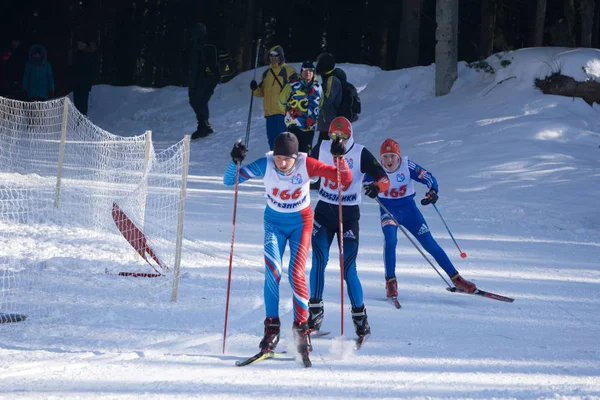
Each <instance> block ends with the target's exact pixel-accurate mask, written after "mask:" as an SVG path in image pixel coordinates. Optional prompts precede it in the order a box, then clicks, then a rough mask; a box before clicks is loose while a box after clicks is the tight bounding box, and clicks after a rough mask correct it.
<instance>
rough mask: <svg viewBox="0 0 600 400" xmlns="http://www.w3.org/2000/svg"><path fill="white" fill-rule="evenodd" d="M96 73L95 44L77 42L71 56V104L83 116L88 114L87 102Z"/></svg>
mask: <svg viewBox="0 0 600 400" xmlns="http://www.w3.org/2000/svg"><path fill="white" fill-rule="evenodd" d="M95 71H96V43H94V42H84V41H79V42H77V51H76V52H75V55H74V56H73V103H75V107H77V109H78V110H79V112H80V113H82V114H83V115H87V113H88V100H89V96H90V91H91V90H92V84H93V83H94V77H95Z"/></svg>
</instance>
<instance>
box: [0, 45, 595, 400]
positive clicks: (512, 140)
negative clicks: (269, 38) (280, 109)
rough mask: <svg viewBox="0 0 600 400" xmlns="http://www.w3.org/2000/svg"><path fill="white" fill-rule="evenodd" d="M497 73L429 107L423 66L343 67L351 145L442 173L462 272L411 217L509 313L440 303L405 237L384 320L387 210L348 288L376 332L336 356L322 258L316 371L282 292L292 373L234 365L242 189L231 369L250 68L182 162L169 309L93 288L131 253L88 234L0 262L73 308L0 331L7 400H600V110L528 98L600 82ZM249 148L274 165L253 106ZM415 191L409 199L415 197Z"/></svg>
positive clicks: (475, 75)
mask: <svg viewBox="0 0 600 400" xmlns="http://www.w3.org/2000/svg"><path fill="white" fill-rule="evenodd" d="M488 62H489V65H491V66H492V67H493V68H494V70H495V73H494V74H490V73H485V72H481V71H476V70H475V69H472V68H468V67H467V66H466V65H465V64H464V63H461V64H460V65H459V79H458V80H457V82H456V83H455V85H454V88H453V91H452V92H451V93H450V94H449V95H447V96H444V97H439V98H435V97H434V72H435V71H434V66H429V67H417V68H411V69H404V70H398V71H381V70H380V69H379V68H376V67H369V66H364V65H352V64H342V65H340V66H341V67H342V68H343V69H344V70H345V71H346V72H347V74H348V76H349V80H350V81H351V82H352V83H354V84H355V85H356V86H357V87H358V88H360V90H361V93H360V94H361V99H362V104H363V112H362V114H361V116H360V119H359V120H358V121H357V122H356V123H355V124H354V132H355V138H356V140H357V141H358V142H359V143H362V144H365V145H366V146H367V147H368V148H369V149H370V150H371V151H372V152H373V153H374V154H375V155H378V152H379V146H380V144H381V142H382V141H383V140H384V139H385V138H387V137H392V138H394V139H395V140H397V141H398V142H399V143H400V146H401V149H402V153H403V154H406V155H408V156H410V158H411V159H412V160H414V161H415V162H417V163H419V164H421V165H422V166H424V167H426V168H427V169H428V170H430V171H431V172H432V173H433V174H434V175H435V176H436V178H437V180H438V182H439V185H440V193H439V195H440V200H439V202H438V203H437V206H438V209H439V210H440V212H441V213H442V215H443V216H444V218H445V220H446V222H447V223H448V225H449V227H450V229H451V230H452V233H453V235H454V237H455V238H456V240H457V241H458V243H459V245H460V247H461V249H462V250H463V251H465V252H466V253H467V254H468V257H467V258H466V259H461V258H460V256H459V252H458V250H457V249H456V247H455V246H454V244H453V242H452V240H451V238H450V235H449V234H448V232H447V231H446V229H445V227H444V225H443V223H442V221H441V219H440V218H439V216H438V215H437V214H436V213H435V210H434V209H433V208H432V207H430V206H428V207H421V206H419V207H420V208H421V210H422V212H423V214H424V216H425V218H426V219H427V221H428V223H429V225H430V228H431V230H432V232H433V234H434V237H436V238H437V239H438V241H439V243H440V244H441V245H442V247H444V248H445V249H446V251H447V253H448V254H449V256H450V259H451V260H452V261H453V262H454V264H455V266H456V268H457V269H458V270H459V271H460V272H461V273H462V274H463V276H464V277H465V278H467V279H469V280H472V281H474V282H475V283H476V284H477V285H478V286H479V287H480V288H481V289H483V290H488V291H492V292H496V293H499V294H503V295H506V296H510V297H514V298H515V299H516V300H515V302H514V303H512V304H509V303H502V302H498V301H494V300H490V299H484V298H481V297H477V296H467V295H461V294H452V293H449V292H447V291H446V290H444V287H445V284H444V282H443V281H442V280H441V279H440V277H439V276H437V274H436V273H435V272H434V271H433V270H432V269H431V267H430V266H429V265H428V264H427V263H426V262H425V260H424V259H423V258H422V256H421V255H420V254H419V253H418V252H417V250H416V249H415V248H414V247H413V246H412V245H411V244H410V242H409V241H408V240H406V239H405V238H403V237H402V236H401V235H400V236H399V245H398V268H397V276H398V280H399V292H400V296H399V299H400V301H401V303H402V309H400V310H396V309H395V308H393V307H392V305H391V304H390V303H389V302H387V301H386V300H385V291H384V269H383V260H382V258H383V257H382V249H383V236H382V233H381V229H380V227H379V221H378V210H377V206H376V204H375V203H374V202H373V201H372V200H370V199H366V200H364V204H363V205H362V206H361V212H362V218H361V243H360V252H359V255H358V270H359V275H360V277H361V280H362V283H363V287H364V292H365V304H366V307H367V310H368V314H369V322H370V325H371V329H372V335H371V337H370V339H369V341H368V342H367V344H365V346H364V347H363V348H362V349H361V350H360V352H359V353H355V352H353V351H352V341H351V340H350V339H351V338H352V337H353V336H354V330H353V327H352V322H351V319H350V313H349V310H345V318H344V321H345V327H344V331H345V338H344V340H340V337H339V332H340V298H339V296H340V295H339V269H338V268H339V267H338V265H337V262H336V261H337V251H336V250H335V246H334V247H333V248H332V254H331V260H330V263H329V268H328V270H327V274H326V278H327V281H326V290H325V298H324V300H325V322H324V326H323V328H324V329H325V330H329V331H331V332H332V334H331V335H330V336H327V337H324V338H321V339H315V340H313V346H314V351H313V353H312V360H313V368H312V369H305V368H302V366H301V365H300V364H299V363H298V362H296V361H294V360H293V359H292V357H293V351H294V349H293V346H292V345H291V324H292V318H293V317H292V302H291V290H290V288H289V285H288V284H287V278H285V277H284V278H283V279H282V281H281V282H282V283H281V300H282V301H281V310H280V311H281V319H282V325H283V327H286V329H284V330H283V331H282V340H281V342H280V345H279V349H280V350H285V349H287V350H288V355H289V357H288V359H282V360H270V361H265V362H263V363H259V364H255V365H251V366H248V367H244V368H238V367H236V366H235V361H236V360H239V359H242V358H244V357H246V356H249V355H251V354H254V353H255V352H256V351H257V350H258V343H259V341H260V338H261V336H262V324H263V319H264V307H263V300H262V292H263V289H262V285H263V261H262V259H263V257H262V230H263V227H262V213H263V209H264V198H263V197H262V191H261V190H262V189H261V185H260V182H255V183H254V184H245V185H242V186H240V192H239V203H238V208H237V224H236V232H235V257H234V262H233V278H232V287H231V303H230V309H229V322H228V335H227V342H226V344H227V347H226V352H225V354H223V353H222V351H221V349H222V344H223V343H222V335H223V322H224V310H225V298H226V289H227V272H228V265H229V249H230V241H231V228H232V226H231V225H232V224H231V221H232V208H233V190H232V189H231V188H226V187H224V186H223V185H222V181H221V177H222V174H223V172H224V170H225V168H226V166H227V164H228V162H229V151H230V148H231V146H232V144H233V143H234V142H235V140H237V139H238V138H240V137H244V135H245V132H246V121H247V118H248V106H249V103H250V97H249V96H250V94H249V89H248V84H249V82H250V80H251V79H252V74H253V73H252V71H249V72H245V73H243V74H240V75H239V76H237V77H236V78H234V79H233V80H232V81H231V82H229V83H227V84H225V85H220V86H219V87H218V88H217V90H216V92H215V95H214V96H213V99H212V101H211V104H210V106H211V113H212V115H211V122H212V125H213V127H214V128H215V130H216V133H215V134H213V135H210V136H209V137H207V138H204V139H200V140H198V141H196V142H193V144H192V153H191V166H190V176H189V183H188V189H189V190H188V195H187V206H186V221H185V233H184V236H185V240H184V253H183V260H182V272H183V276H182V280H181V287H180V291H179V298H178V301H177V302H176V303H171V302H169V301H168V299H162V298H161V299H160V300H157V297H158V296H156V293H154V292H155V291H156V286H155V285H156V283H154V282H152V280H144V279H132V278H122V277H116V276H111V275H106V274H104V270H105V268H106V269H108V270H111V267H114V265H119V264H121V263H122V262H123V260H122V259H119V257H120V256H117V255H115V253H114V252H113V251H112V250H113V249H114V246H127V244H126V243H125V242H124V241H123V240H121V241H118V242H115V243H112V244H111V245H106V244H104V245H102V246H98V245H97V243H98V241H99V240H102V238H101V235H98V236H91V237H90V236H86V237H82V235H81V234H80V233H79V231H78V228H76V227H70V226H69V225H61V226H49V227H47V230H48V231H47V232H28V233H24V234H23V241H22V243H21V244H20V245H19V246H13V247H11V248H2V249H0V252H2V253H4V255H8V256H13V257H14V256H17V255H18V257H24V258H27V259H29V260H37V261H38V262H40V263H42V262H43V265H44V266H45V270H44V271H42V274H43V275H42V279H41V280H43V281H44V282H46V283H49V284H52V283H54V284H56V285H57V286H60V288H61V291H60V293H62V294H63V296H66V298H67V299H68V301H65V304H64V306H65V307H64V317H65V318H64V322H63V323H62V324H60V325H56V324H55V325H52V329H48V328H47V327H44V325H41V326H40V325H38V324H36V323H35V321H30V320H28V321H25V322H23V323H18V324H4V325H0V336H1V337H2V340H1V341H0V398H2V399H5V398H6V399H9V398H10V399H15V398H77V399H83V398H118V399H133V398H153V399H187V398H206V399H219V400H224V399H240V398H257V399H267V398H268V399H280V398H289V399H307V398H323V399H325V398H332V399H333V398H357V399H358V398H380V399H384V398H388V399H398V398H408V399H417V398H427V399H466V398H476V399H492V398H493V399H533V398H552V399H593V398H600V344H599V343H600V271H599V267H600V206H599V205H600V149H599V145H600V108H599V107H598V106H597V105H595V106H594V107H590V106H588V105H587V104H586V103H585V102H584V101H583V100H581V99H571V98H567V97H557V96H546V95H542V94H541V93H540V92H539V91H538V90H536V89H535V88H534V86H533V79H534V78H536V77H540V78H541V77H544V76H545V75H547V74H549V73H550V72H551V71H552V70H556V69H557V67H560V69H561V71H562V73H563V74H566V75H570V76H573V77H575V78H576V79H579V80H583V79H596V80H597V79H599V76H600V68H599V65H600V51H598V50H591V49H586V50H583V49H577V50H573V49H559V48H537V49H524V50H519V51H515V52H511V53H503V54H500V55H494V56H491V57H490V58H489V59H488ZM293 65H294V66H295V67H296V68H299V64H297V63H294V64H293ZM263 68H264V67H263ZM261 71H262V69H259V71H258V73H257V76H259V74H260V73H261ZM90 119H91V120H92V121H93V122H94V123H96V124H97V125H98V126H100V127H102V128H103V129H106V130H108V131H109V132H112V133H115V134H118V135H123V136H132V135H138V134H141V133H143V132H144V131H145V130H152V131H153V140H154V142H155V144H156V146H157V147H158V148H166V147H168V146H170V145H172V144H174V143H175V142H177V141H179V140H181V138H182V137H183V135H184V134H189V133H191V132H192V131H193V130H194V129H195V118H194V115H193V113H192V110H191V109H190V107H189V105H188V103H187V90H186V89H185V88H179V87H166V88H163V89H143V88H138V87H110V86H96V87H94V89H93V91H92V95H91V105H90ZM249 147H250V150H249V154H248V157H247V159H248V160H253V159H255V158H258V157H260V156H261V155H263V154H264V153H265V152H266V151H267V141H266V135H265V123H264V119H263V117H262V102H261V100H260V99H257V101H255V102H254V110H253V111H252V129H251V133H250V146H249ZM313 193H314V192H313ZM424 193H425V186H422V185H419V186H418V187H417V199H420V198H421V197H422V196H423V194H424ZM313 197H315V196H313ZM315 201H316V199H315V198H313V204H314V203H315ZM73 212H76V210H73ZM1 236H2V233H0V237H1ZM41 249H43V251H42V250H41ZM119 254H122V253H119ZM0 255H2V254H0ZM129 261H130V262H132V263H134V262H135V259H134V257H133V254H132V255H131V260H129ZM138 262H139V263H140V266H142V267H143V264H142V263H141V261H139V260H138ZM113 269H114V268H113ZM309 270H310V256H309V262H308V264H307V273H308V271H309ZM99 271H100V272H99ZM57 300H58V301H61V299H57ZM345 307H346V308H347V307H348V301H347V300H346V301H345Z"/></svg>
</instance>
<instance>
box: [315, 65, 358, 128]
mask: <svg viewBox="0 0 600 400" xmlns="http://www.w3.org/2000/svg"><path fill="white" fill-rule="evenodd" d="M326 59H327V58H326ZM324 68H326V67H324ZM331 76H334V77H336V78H338V79H339V81H340V84H341V85H342V100H341V101H340V104H339V106H338V108H337V116H338V117H344V118H346V119H347V120H348V121H350V122H354V121H356V120H357V119H358V114H360V112H361V111H362V105H361V102H360V96H359V95H358V91H357V90H356V87H355V86H354V85H353V84H351V83H350V82H348V78H347V76H346V73H345V72H344V71H343V70H342V69H341V68H339V67H335V63H334V64H333V71H331Z"/></svg>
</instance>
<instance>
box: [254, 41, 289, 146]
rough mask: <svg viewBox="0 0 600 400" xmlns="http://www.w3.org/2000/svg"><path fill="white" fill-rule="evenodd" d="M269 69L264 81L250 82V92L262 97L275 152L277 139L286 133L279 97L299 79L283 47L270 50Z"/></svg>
mask: <svg viewBox="0 0 600 400" xmlns="http://www.w3.org/2000/svg"><path fill="white" fill-rule="evenodd" d="M268 57H269V68H268V69H266V70H265V71H264V72H263V74H262V80H261V82H260V84H259V83H257V82H256V81H255V80H252V82H250V90H252V94H253V95H254V96H256V97H262V98H263V99H264V100H263V108H264V112H265V120H266V123H267V140H268V142H269V149H271V150H273V143H274V141H275V137H276V136H277V135H279V134H280V133H281V132H285V130H286V126H285V121H284V115H285V111H282V110H281V108H280V107H279V95H280V94H281V91H282V90H283V88H284V87H285V85H287V83H288V82H289V80H290V79H291V78H297V76H296V69H294V67H292V66H291V65H288V64H286V63H285V54H284V52H283V47H281V46H280V45H275V46H273V47H271V48H270V49H269V52H268Z"/></svg>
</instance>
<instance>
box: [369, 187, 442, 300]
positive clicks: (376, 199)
mask: <svg viewBox="0 0 600 400" xmlns="http://www.w3.org/2000/svg"><path fill="white" fill-rule="evenodd" d="M375 201H376V202H377V204H379V207H381V209H382V210H383V211H385V212H386V213H387V215H389V216H390V218H391V219H392V221H394V222H395V223H396V226H397V227H398V229H400V230H401V231H402V233H404V236H406V238H407V239H408V240H409V241H410V242H411V243H412V244H413V246H415V249H417V250H419V253H421V255H422V256H423V258H424V259H425V261H427V262H428V263H429V265H431V268H433V269H434V270H435V272H437V274H438V275H439V276H440V278H442V280H443V281H444V282H446V285H448V287H449V288H452V287H453V286H452V285H450V284H449V283H448V281H447V280H446V278H444V276H443V275H442V274H440V271H438V269H437V268H436V267H435V265H433V263H432V262H431V261H430V260H429V258H427V256H426V255H425V253H423V250H421V248H420V247H419V246H418V245H417V244H416V243H415V241H414V240H412V239H411V237H410V236H408V233H406V231H405V230H404V228H402V225H400V224H399V223H398V221H397V220H396V218H394V215H393V214H392V213H391V212H389V211H388V209H387V208H386V207H385V206H384V205H383V204H381V201H379V199H378V198H377V197H375Z"/></svg>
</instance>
